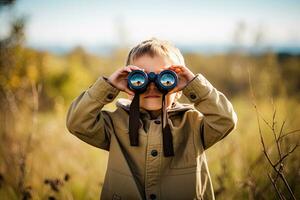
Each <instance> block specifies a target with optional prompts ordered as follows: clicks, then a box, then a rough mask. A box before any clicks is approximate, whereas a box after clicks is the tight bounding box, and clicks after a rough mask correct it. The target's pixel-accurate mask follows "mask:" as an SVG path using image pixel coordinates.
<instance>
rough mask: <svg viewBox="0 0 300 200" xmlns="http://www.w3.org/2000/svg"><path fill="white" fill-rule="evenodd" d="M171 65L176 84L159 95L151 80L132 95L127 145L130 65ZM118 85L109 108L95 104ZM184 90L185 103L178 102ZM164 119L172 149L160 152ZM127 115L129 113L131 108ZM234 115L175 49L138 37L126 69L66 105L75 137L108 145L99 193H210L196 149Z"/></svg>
mask: <svg viewBox="0 0 300 200" xmlns="http://www.w3.org/2000/svg"><path fill="white" fill-rule="evenodd" d="M166 69H168V70H172V71H174V72H176V74H177V76H178V80H179V81H178V84H177V86H176V87H175V88H174V89H173V90H172V91H170V92H169V93H168V94H166V96H165V108H166V109H165V110H163V109H162V107H163V106H162V104H163V102H164V101H162V96H163V95H162V93H161V92H160V91H159V90H158V88H157V87H156V85H155V84H154V83H153V82H151V83H150V84H149V86H148V87H147V90H146V91H145V92H144V93H142V94H140V96H139V103H140V104H139V105H140V107H139V119H138V120H139V121H138V123H140V126H139V129H138V139H139V144H138V145H137V146H132V145H130V144H131V143H130V139H129V138H130V137H129V118H130V112H129V111H130V105H131V102H132V99H133V98H134V95H136V94H135V93H134V91H132V90H130V89H129V88H128V86H127V76H128V74H129V73H130V72H131V71H133V70H143V71H144V72H146V73H150V72H155V73H156V74H158V73H160V72H161V71H163V70H166ZM119 91H124V92H126V93H127V94H128V95H129V99H118V101H117V103H116V106H117V109H116V110H115V111H114V112H108V111H104V110H102V108H103V106H104V105H105V104H108V103H110V102H112V101H113V100H114V98H115V97H116V96H117V95H118V93H119ZM182 93H183V94H184V95H185V96H186V97H187V98H188V99H189V100H190V102H191V103H192V104H193V105H190V104H181V103H179V102H177V99H178V98H179V97H180V96H181V94H182ZM163 112H166V113H167V116H168V117H167V121H166V122H165V123H167V124H168V126H169V127H170V132H171V141H169V142H171V146H172V147H171V149H172V151H171V152H172V153H171V154H169V155H167V156H166V154H164V150H165V149H164V148H165V146H164V145H165V143H164V142H165V141H163V140H165V138H164V137H163V136H164V134H167V133H165V132H164V130H165V129H162V126H163V124H162V121H161V119H163V118H162V116H161V115H162V114H163ZM131 114H132V113H131ZM236 123H237V116H236V114H235V112H234V110H233V107H232V105H231V103H230V102H229V101H228V100H227V98H226V97H225V96H224V94H222V93H221V92H219V91H217V89H215V88H214V87H213V86H212V85H211V84H210V83H209V82H208V80H207V79H206V78H205V77H204V76H203V75H201V74H196V75H194V74H193V73H192V72H191V71H190V70H189V69H188V68H187V67H186V66H185V63H184V59H183V56H182V55H181V53H180V52H179V50H178V49H177V48H176V47H174V46H172V45H171V44H170V43H168V42H166V41H161V40H158V39H155V38H154V39H150V40H146V41H144V42H142V43H140V44H138V45H137V46H136V47H134V48H133V49H132V50H131V51H130V53H129V55H128V58H127V63H126V67H123V68H121V69H119V70H117V71H116V72H114V73H113V74H112V75H111V76H110V77H109V78H105V77H100V78H99V79H98V80H97V81H96V82H95V83H94V84H93V85H92V86H91V87H90V88H88V89H87V90H86V91H85V92H83V93H82V94H81V95H80V96H79V97H77V98H76V99H75V100H74V101H73V103H72V105H71V106H70V108H69V111H68V115H67V127H68V129H69V131H70V132H71V133H73V134H74V135H76V136H77V137H78V138H80V139H81V140H83V141H85V142H87V143H89V144H91V145H93V146H96V147H98V148H101V149H104V150H107V151H109V160H108V166H107V172H106V175H105V180H104V184H103V188H102V192H101V198H100V199H104V200H106V199H130V200H131V199H166V200H169V199H172V200H173V199H184V200H186V199H214V193H213V188H212V183H211V178H210V175H209V171H208V167H207V162H206V157H205V153H204V151H205V150H206V149H207V148H209V147H211V146H212V145H213V144H215V143H216V142H217V141H219V140H221V139H222V138H224V137H225V136H226V135H228V134H229V133H230V132H231V131H232V130H233V129H234V128H235V126H236Z"/></svg>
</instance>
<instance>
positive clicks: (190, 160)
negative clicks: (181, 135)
mask: <svg viewBox="0 0 300 200" xmlns="http://www.w3.org/2000/svg"><path fill="white" fill-rule="evenodd" d="M173 146H174V154H175V155H174V157H172V158H171V163H170V168H171V169H185V168H193V167H196V166H197V157H196V149H195V146H194V142H193V141H192V140H184V141H177V140H176V138H175V139H174V145H173Z"/></svg>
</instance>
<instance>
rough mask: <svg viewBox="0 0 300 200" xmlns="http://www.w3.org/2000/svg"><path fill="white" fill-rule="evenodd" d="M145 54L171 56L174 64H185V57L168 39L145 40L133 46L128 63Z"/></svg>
mask: <svg viewBox="0 0 300 200" xmlns="http://www.w3.org/2000/svg"><path fill="white" fill-rule="evenodd" d="M144 55H149V56H151V57H154V56H163V57H167V58H169V59H170V61H171V62H172V63H173V64H178V65H185V63H184V58H183V56H182V54H181V53H180V51H179V49H178V48H176V47H175V46H174V45H172V44H171V43H170V42H168V41H165V40H159V39H157V38H151V39H149V40H145V41H143V42H141V43H139V44H138V45H136V46H135V47H133V48H132V49H131V50H130V52H129V54H128V56H127V59H126V65H130V64H132V63H133V61H134V60H135V59H137V58H139V57H141V56H144Z"/></svg>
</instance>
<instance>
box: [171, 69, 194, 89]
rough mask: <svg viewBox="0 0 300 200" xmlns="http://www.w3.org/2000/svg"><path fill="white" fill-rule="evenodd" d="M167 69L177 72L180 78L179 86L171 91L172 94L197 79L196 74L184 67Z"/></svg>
mask: <svg viewBox="0 0 300 200" xmlns="http://www.w3.org/2000/svg"><path fill="white" fill-rule="evenodd" d="M167 69H169V70H172V71H174V72H176V74H177V76H178V83H177V86H176V87H175V88H174V89H173V90H172V91H171V93H173V92H178V91H180V90H182V89H183V88H184V87H185V86H186V85H187V84H188V83H189V82H190V81H191V80H193V78H194V77H195V74H194V73H193V72H191V70H189V69H188V68H187V67H186V66H183V65H171V66H168V67H167Z"/></svg>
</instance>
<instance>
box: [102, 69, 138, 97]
mask: <svg viewBox="0 0 300 200" xmlns="http://www.w3.org/2000/svg"><path fill="white" fill-rule="evenodd" d="M132 70H142V69H140V68H139V67H137V66H134V65H128V66H126V67H123V68H120V69H118V70H117V71H115V72H114V73H113V74H112V75H111V76H110V77H109V78H108V82H109V83H110V84H111V85H113V86H114V87H115V88H117V89H119V90H121V91H124V92H126V93H128V94H129V95H134V92H133V91H131V90H130V89H129V88H128V86H127V76H128V74H129V73H130V72H131V71H132Z"/></svg>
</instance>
